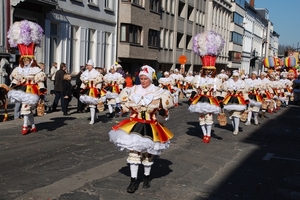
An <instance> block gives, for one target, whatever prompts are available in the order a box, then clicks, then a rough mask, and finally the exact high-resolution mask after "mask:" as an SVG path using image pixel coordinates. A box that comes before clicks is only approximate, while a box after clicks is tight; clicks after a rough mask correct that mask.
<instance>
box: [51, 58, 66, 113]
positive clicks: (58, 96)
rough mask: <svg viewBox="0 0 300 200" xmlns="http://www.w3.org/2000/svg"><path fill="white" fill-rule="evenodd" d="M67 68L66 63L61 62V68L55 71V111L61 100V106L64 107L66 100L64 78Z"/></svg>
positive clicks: (53, 108)
mask: <svg viewBox="0 0 300 200" xmlns="http://www.w3.org/2000/svg"><path fill="white" fill-rule="evenodd" d="M66 69H67V66H66V63H61V64H60V67H59V70H58V71H57V72H56V73H55V85H54V94H55V98H54V101H53V105H52V111H53V112H55V111H56V108H57V105H58V101H59V100H60V102H61V107H63V102H64V97H63V80H64V75H65V73H66Z"/></svg>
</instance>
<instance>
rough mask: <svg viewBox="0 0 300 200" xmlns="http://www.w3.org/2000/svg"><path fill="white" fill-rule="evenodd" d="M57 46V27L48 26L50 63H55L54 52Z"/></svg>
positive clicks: (52, 24)
mask: <svg viewBox="0 0 300 200" xmlns="http://www.w3.org/2000/svg"><path fill="white" fill-rule="evenodd" d="M57 46H58V25H57V24H55V23H51V24H50V51H49V52H50V62H51V63H52V62H57V60H56V59H57V56H56V50H57Z"/></svg>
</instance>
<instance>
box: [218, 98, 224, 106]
mask: <svg viewBox="0 0 300 200" xmlns="http://www.w3.org/2000/svg"><path fill="white" fill-rule="evenodd" d="M217 99H218V102H219V105H220V107H221V108H224V103H223V100H224V97H222V96H217Z"/></svg>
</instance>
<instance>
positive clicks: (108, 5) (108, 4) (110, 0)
mask: <svg viewBox="0 0 300 200" xmlns="http://www.w3.org/2000/svg"><path fill="white" fill-rule="evenodd" d="M104 8H108V9H110V10H114V5H113V0H105V1H104Z"/></svg>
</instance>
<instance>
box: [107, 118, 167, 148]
mask: <svg viewBox="0 0 300 200" xmlns="http://www.w3.org/2000/svg"><path fill="white" fill-rule="evenodd" d="M130 122H140V123H146V124H152V125H155V127H156V128H157V134H158V137H159V140H160V142H162V143H164V142H167V141H168V140H169V139H170V138H168V135H167V134H165V130H163V128H162V125H160V124H159V123H158V122H157V121H156V120H145V119H139V118H130V119H125V120H123V121H121V122H120V123H119V124H117V125H115V126H113V127H112V129H113V130H115V131H116V130H118V129H119V128H121V127H122V126H123V125H125V124H127V123H130Z"/></svg>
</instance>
